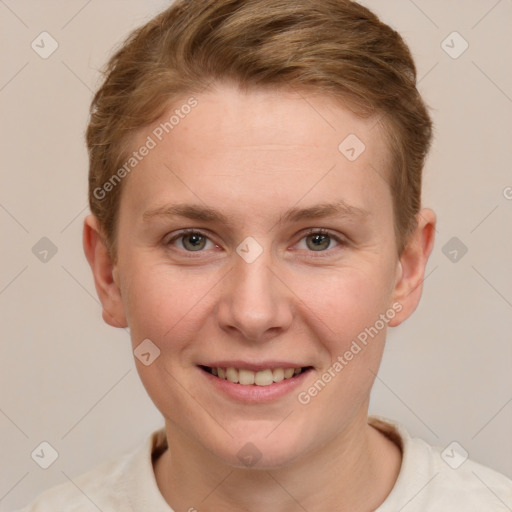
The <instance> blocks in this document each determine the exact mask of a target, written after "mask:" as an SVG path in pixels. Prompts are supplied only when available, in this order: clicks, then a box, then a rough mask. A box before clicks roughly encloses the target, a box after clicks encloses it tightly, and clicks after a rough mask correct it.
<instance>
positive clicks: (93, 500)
mask: <svg viewBox="0 0 512 512" xmlns="http://www.w3.org/2000/svg"><path fill="white" fill-rule="evenodd" d="M369 422H370V424H372V425H373V426H375V427H376V428H378V429H379V430H380V431H381V432H383V433H384V434H385V435H387V436H388V437H389V438H390V439H392V440H393V441H395V442H396V443H397V444H399V445H400V446H401V449H402V466H401V469H400V473H399V475H398V479H397V481H396V483H395V486H394V487H393V490H392V491H391V493H390V494H389V496H388V497H387V498H386V500H385V501H384V503H383V504H382V505H381V506H380V507H379V508H378V509H377V510H376V511H375V512H398V511H403V512H501V511H503V512H505V511H508V512H510V510H511V509H512V480H509V479H508V478H506V477H505V476H503V475H501V474H499V473H497V472H495V471H493V470H491V469H489V468H487V467H485V466H481V465H480V464H477V463H476V462H473V461H471V460H469V459H467V460H465V461H464V462H462V461H463V460H464V459H463V457H462V456H461V455H460V454H461V449H460V448H458V447H457V446H456V445H454V446H452V447H449V448H448V449H447V450H445V451H444V452H443V453H444V455H442V453H441V450H439V449H438V448H434V447H431V446H430V445H428V444H427V443H425V442H424V441H422V440H421V439H417V438H411V437H410V435H409V434H408V433H407V431H406V430H405V428H404V427H403V426H402V425H400V424H398V423H396V422H393V421H390V420H388V419H384V418H380V417H376V416H371V417H370V418H369ZM166 446H167V443H166V437H165V432H164V430H159V431H156V432H154V433H153V434H152V435H151V436H150V437H149V438H148V439H147V441H146V442H145V443H144V445H143V446H141V447H140V448H139V449H138V450H136V451H135V452H133V453H129V454H127V455H124V456H123V457H122V458H120V459H118V460H115V461H112V462H107V463H104V464H103V465H101V466H99V467H98V468H96V469H94V470H92V471H90V472H88V473H86V474H85V475H83V476H81V477H77V478H74V479H73V482H66V483H64V484H62V485H60V486H57V487H54V488H53V489H50V490H48V491H46V492H44V493H43V494H42V495H41V496H39V498H38V499H37V500H36V501H35V502H34V503H32V504H31V505H30V506H28V507H27V508H25V509H23V510H22V511H21V512H57V511H58V512H98V510H101V511H102V512H120V511H122V512H143V511H144V512H145V511H148V512H173V510H172V508H171V507H170V506H169V505H168V504H167V503H166V501H165V500H164V498H163V497H162V495H161V494H160V491H159V489H158V486H157V483H156V480H155V475H154V472H153V464H152V456H157V455H158V454H160V453H161V452H163V451H164V450H165V449H166ZM461 462H462V464H460V463H461ZM459 464H460V466H459ZM452 466H453V467H452ZM455 466H458V467H457V468H456V469H454V467H455ZM191 505H192V507H193V506H194V504H193V503H192V504H191ZM196 508H197V509H198V510H200V507H199V504H197V506H196Z"/></svg>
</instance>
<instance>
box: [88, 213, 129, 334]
mask: <svg viewBox="0 0 512 512" xmlns="http://www.w3.org/2000/svg"><path fill="white" fill-rule="evenodd" d="M83 247H84V252H85V256H86V258H87V261H88V262H89V265H90V267H91V270H92V273H93V277H94V284H95V286H96V292H97V294H98V297H99V299H100V302H101V305H102V307H103V312H102V316H103V320H104V321H105V322H106V323H107V324H109V325H111V326H112V327H127V325H128V324H127V321H126V316H125V313H124V305H123V302H122V298H121V291H120V288H119V279H118V278H117V272H118V270H117V267H116V266H115V264H114V263H113V261H112V259H111V256H110V254H109V252H108V249H107V247H106V245H105V242H104V239H103V235H102V231H101V227H100V224H99V221H98V219H97V218H96V217H95V216H94V215H88V216H87V217H86V218H85V220H84V230H83Z"/></svg>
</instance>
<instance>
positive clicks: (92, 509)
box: [20, 431, 163, 512]
mask: <svg viewBox="0 0 512 512" xmlns="http://www.w3.org/2000/svg"><path fill="white" fill-rule="evenodd" d="M162 435H163V431H157V432H154V433H153V434H152V435H151V436H150V437H149V438H148V439H146V441H145V442H144V443H143V444H142V445H140V446H139V447H138V448H137V449H136V450H134V451H133V452H131V453H127V454H125V455H123V456H121V457H119V458H117V459H115V460H110V461H108V462H105V463H103V464H101V465H100V466H98V467H96V468H94V469H92V470H91V471H88V472H87V473H85V474H83V475H81V476H79V477H76V478H70V479H69V480H68V481H67V482H65V483H63V484H61V485H58V486H56V487H53V488H51V489H49V490H47V491H45V492H43V493H42V494H41V495H40V496H39V497H38V498H37V499H36V500H35V501H34V502H33V503H31V504H30V505H28V506H27V507H26V508H24V509H22V510H21V511H20V512H50V511H51V512H55V511H56V510H59V511H61V512H97V511H98V510H101V511H102V512H114V511H116V512H117V511H119V510H123V511H127V512H128V511H131V510H134V506H135V505H136V503H135V501H137V500H138V498H139V497H140V496H138V495H139V494H140V490H141V489H143V490H144V492H152V491H153V487H152V485H153V486H154V488H155V489H156V483H155V482H154V474H153V471H152V469H151V455H152V452H153V450H154V448H155V444H156V443H157V442H161V440H162Z"/></svg>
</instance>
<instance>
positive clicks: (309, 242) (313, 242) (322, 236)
mask: <svg viewBox="0 0 512 512" xmlns="http://www.w3.org/2000/svg"><path fill="white" fill-rule="evenodd" d="M303 241H304V245H305V248H306V249H309V250H311V251H314V252H322V251H325V250H326V249H330V248H332V244H333V242H334V244H336V245H339V241H338V240H337V239H336V237H333V236H332V235H330V234H329V233H328V232H326V231H312V232H310V233H308V234H307V235H306V236H305V237H304V238H302V239H301V240H300V242H299V244H298V247H299V248H300V249H304V245H303V246H302V247H300V245H301V244H302V243H303ZM336 245H335V246H336Z"/></svg>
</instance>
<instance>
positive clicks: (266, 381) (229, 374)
mask: <svg viewBox="0 0 512 512" xmlns="http://www.w3.org/2000/svg"><path fill="white" fill-rule="evenodd" d="M211 371H212V373H213V375H216V376H217V377H219V378H220V379H225V380H228V381H229V382H233V383H235V384H242V385H243V386H251V385H253V384H255V385H256V386H270V384H273V383H274V382H281V381H282V380H284V379H289V378H291V377H293V376H294V375H297V374H298V373H300V372H301V368H274V369H273V370H271V369H270V368H268V369H266V370H260V371H258V372H253V371H252V370H244V369H243V368H241V369H237V368H211Z"/></svg>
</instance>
